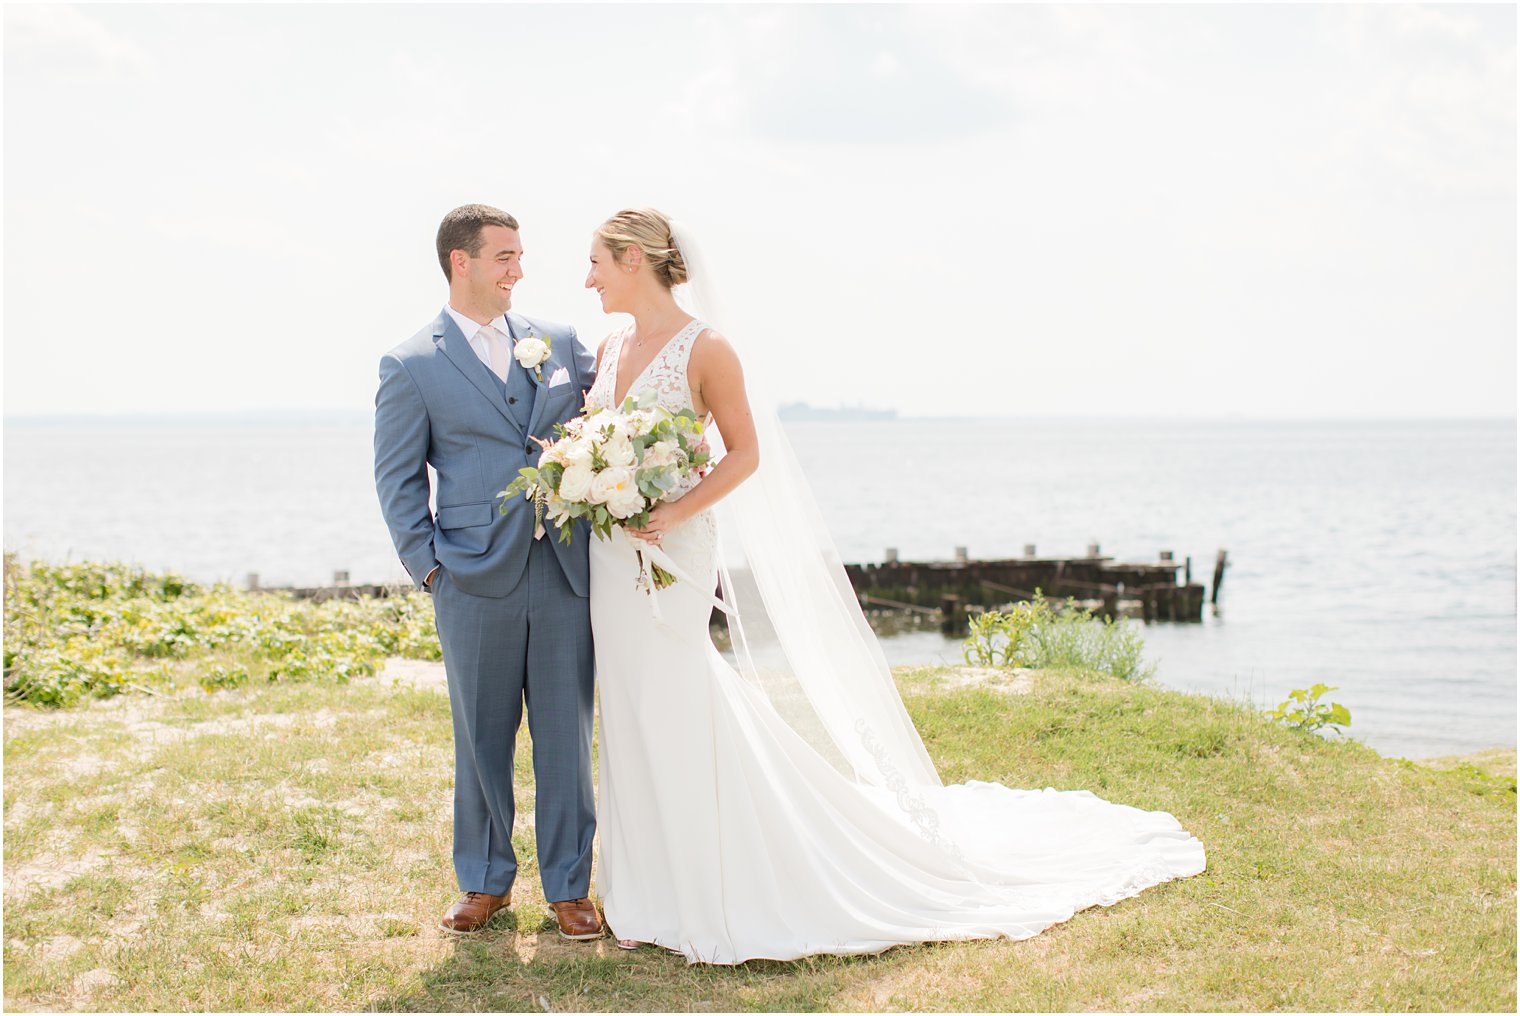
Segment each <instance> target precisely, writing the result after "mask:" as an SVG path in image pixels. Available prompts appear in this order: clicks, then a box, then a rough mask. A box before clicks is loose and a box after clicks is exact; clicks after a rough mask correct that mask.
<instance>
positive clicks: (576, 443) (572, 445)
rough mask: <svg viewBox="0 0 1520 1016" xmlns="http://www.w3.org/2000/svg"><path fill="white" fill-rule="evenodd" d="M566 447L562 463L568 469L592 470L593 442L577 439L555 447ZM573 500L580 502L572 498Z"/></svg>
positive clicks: (558, 443) (563, 442) (559, 443)
mask: <svg viewBox="0 0 1520 1016" xmlns="http://www.w3.org/2000/svg"><path fill="white" fill-rule="evenodd" d="M561 444H562V445H564V446H565V447H564V449H563V451H561V452H560V455H561V456H562V458H561V461H562V462H563V463H564V464H565V466H566V468H571V467H580V468H583V469H586V470H587V471H589V470H590V469H591V442H590V441H589V440H588V439H586V438H583V437H582V438H575V439H573V440H570V441H557V442H555V446H556V447H558V446H559V445H561ZM571 500H580V499H579V498H572V499H571Z"/></svg>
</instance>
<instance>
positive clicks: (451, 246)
mask: <svg viewBox="0 0 1520 1016" xmlns="http://www.w3.org/2000/svg"><path fill="white" fill-rule="evenodd" d="M487 226H503V227H505V228H507V229H516V228H518V227H517V220H516V219H514V218H512V216H510V215H508V214H507V213H506V212H504V211H502V210H501V209H500V208H492V207H491V206H490V205H460V206H459V207H458V208H456V209H454V210H453V211H452V212H450V213H449V214H447V215H445V216H444V217H443V222H441V223H440V224H439V226H438V264H439V266H440V267H441V268H442V269H443V277H444V278H445V279H448V280H449V281H450V282H453V281H454V274H453V272H452V271H451V270H450V268H449V252H450V251H456V250H462V251H464V252H465V253H466V254H468V255H470V257H474V256H475V255H477V254H479V253H480V248H481V246H482V245H483V244H484V243H485V241H484V240H482V239H481V236H480V231H481V230H483V229H485V228H486V227H487Z"/></svg>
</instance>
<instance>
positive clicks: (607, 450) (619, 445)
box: [602, 434, 638, 466]
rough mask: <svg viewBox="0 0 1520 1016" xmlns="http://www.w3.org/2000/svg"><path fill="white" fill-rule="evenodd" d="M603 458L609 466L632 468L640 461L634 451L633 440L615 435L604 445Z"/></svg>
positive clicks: (621, 435)
mask: <svg viewBox="0 0 1520 1016" xmlns="http://www.w3.org/2000/svg"><path fill="white" fill-rule="evenodd" d="M602 458H604V459H606V460H607V465H609V466H631V465H633V464H634V462H636V461H637V460H638V457H637V456H636V455H635V454H634V451H633V440H632V439H631V438H629V437H627V436H626V435H623V434H614V435H613V436H612V437H610V438H608V439H607V443H606V444H604V445H602Z"/></svg>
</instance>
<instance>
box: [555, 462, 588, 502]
mask: <svg viewBox="0 0 1520 1016" xmlns="http://www.w3.org/2000/svg"><path fill="white" fill-rule="evenodd" d="M595 485H596V475H595V474H594V473H592V472H591V459H590V456H589V455H588V456H587V458H586V464H585V465H581V464H580V463H579V462H577V463H575V464H574V465H572V466H570V467H569V468H568V469H566V470H565V472H564V475H563V476H561V477H560V478H559V496H560V497H561V498H562V499H563V500H566V501H585V500H587V499H588V497H589V495H590V494H591V488H592V487H594V486H595ZM591 500H597V499H595V498H591Z"/></svg>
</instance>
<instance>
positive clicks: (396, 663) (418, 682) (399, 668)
mask: <svg viewBox="0 0 1520 1016" xmlns="http://www.w3.org/2000/svg"><path fill="white" fill-rule="evenodd" d="M379 678H380V683H381V684H387V685H393V686H395V687H398V688H421V689H423V690H424V691H436V692H441V693H443V694H444V695H447V694H448V693H449V683H448V680H447V679H446V678H445V677H444V676H443V664H442V663H441V662H436V661H433V660H407V659H402V658H401V657H399V656H392V657H389V658H388V659H387V660H386V661H385V664H384V665H383V666H382V667H381V669H380V674H379Z"/></svg>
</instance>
